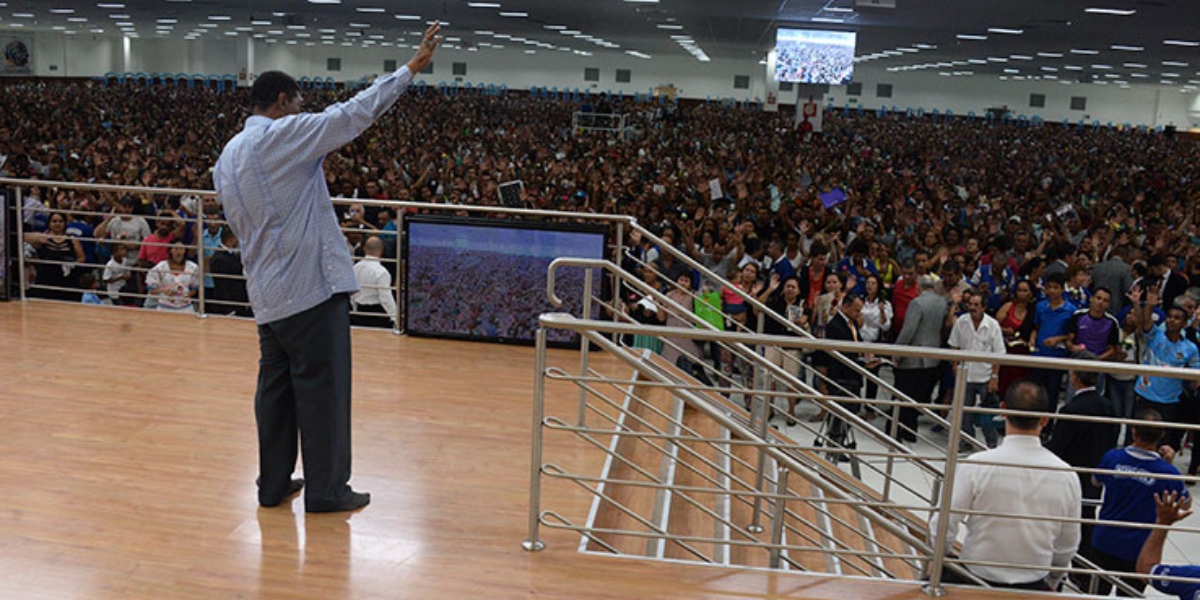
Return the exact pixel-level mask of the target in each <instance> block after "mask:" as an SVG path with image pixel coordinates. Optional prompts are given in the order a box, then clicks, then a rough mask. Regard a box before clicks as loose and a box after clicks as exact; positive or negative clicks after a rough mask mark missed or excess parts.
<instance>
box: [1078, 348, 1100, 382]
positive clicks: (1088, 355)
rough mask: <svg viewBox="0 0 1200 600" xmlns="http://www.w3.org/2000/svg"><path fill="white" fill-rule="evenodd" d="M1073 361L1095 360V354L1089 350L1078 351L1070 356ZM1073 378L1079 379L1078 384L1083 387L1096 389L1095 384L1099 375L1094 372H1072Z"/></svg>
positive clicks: (1098, 379)
mask: <svg viewBox="0 0 1200 600" xmlns="http://www.w3.org/2000/svg"><path fill="white" fill-rule="evenodd" d="M1071 358H1073V359H1075V360H1096V354H1095V353H1093V352H1091V351H1089V350H1080V351H1079V352H1076V353H1075V354H1072V355H1071ZM1072 372H1073V373H1074V374H1075V377H1077V378H1079V383H1082V384H1083V386H1084V387H1096V383H1097V382H1098V381H1100V374H1099V373H1097V372H1095V371H1072Z"/></svg>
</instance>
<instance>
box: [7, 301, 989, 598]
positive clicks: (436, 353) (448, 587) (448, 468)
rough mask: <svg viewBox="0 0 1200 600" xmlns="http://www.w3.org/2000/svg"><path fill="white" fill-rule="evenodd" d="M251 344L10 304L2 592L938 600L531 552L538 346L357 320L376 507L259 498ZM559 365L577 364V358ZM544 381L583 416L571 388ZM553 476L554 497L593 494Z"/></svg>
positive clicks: (558, 536)
mask: <svg viewBox="0 0 1200 600" xmlns="http://www.w3.org/2000/svg"><path fill="white" fill-rule="evenodd" d="M257 357H258V350H257V340H256V334H255V330H254V326H253V324H252V323H250V322H248V321H240V320H232V319H223V318H210V319H204V320H201V319H196V318H194V317H192V316H186V315H178V314H166V313H157V312H151V311H140V310H132V309H118V308H107V307H88V306H82V305H66V304H55V303H49V302H29V303H24V304H22V303H0V598H6V599H8V598H12V599H20V600H30V599H43V598H44V599H53V600H66V599H88V600H102V599H123V600H132V599H156V600H157V599H164V598H172V599H173V598H181V599H190V598H220V599H226V598H264V599H277V598H278V599H288V598H320V599H331V600H333V599H355V600H358V599H365V598H437V599H445V598H449V599H456V598H533V597H537V598H599V599H606V598H611V599H628V598H658V599H661V598H689V599H705V598H712V599H721V598H728V599H735V598H736V599H743V598H773V597H787V598H837V599H840V600H847V599H873V598H879V599H882V598H888V599H892V600H903V599H917V598H924V597H925V596H923V595H922V594H921V592H920V591H919V589H918V586H916V585H915V584H903V583H887V582H879V581H866V580H855V579H847V578H833V577H824V576H805V575H799V574H795V573H769V572H764V571H757V570H752V569H727V568H719V567H708V566H696V565H685V564H677V563H671V562H649V561H639V560H633V559H628V558H616V557H606V556H597V555H592V554H581V553H579V552H578V551H577V549H578V546H579V537H578V536H577V535H573V534H570V533H567V532H563V531H550V530H543V536H542V537H543V539H544V540H545V542H546V544H547V548H546V550H544V551H542V552H538V553H528V552H525V551H524V550H522V549H521V541H522V540H524V539H525V537H526V519H527V510H528V481H529V474H528V473H529V434H530V407H531V399H532V389H533V380H534V372H533V371H534V369H533V358H534V352H533V349H532V348H524V347H507V346H497V345H489V344H478V343H466V342H450V341H441V340H426V339H416V338H407V337H398V336H393V335H392V334H391V333H389V332H383V331H359V330H356V331H355V332H354V361H355V362H354V364H355V370H354V451H355V455H354V472H355V476H354V479H353V480H352V483H353V485H354V486H355V487H356V488H358V489H360V490H366V491H370V492H371V493H372V495H373V501H372V504H371V505H370V506H369V507H367V508H366V509H365V510H363V511H361V512H358V513H354V514H349V515H347V514H329V515H306V514H305V513H304V511H303V500H295V501H293V502H292V503H290V505H284V506H281V507H277V508H273V509H260V508H258V506H257V505H256V503H255V489H254V478H255V475H256V447H255V437H254V425H253V412H252V394H253V390H254V382H255V373H256V368H257V367H256V361H257ZM550 362H551V364H556V365H560V366H562V367H564V368H567V369H569V370H575V369H577V365H578V357H577V355H576V353H574V352H570V351H552V354H551V360H550ZM597 364H600V365H604V364H605V359H604V357H598V358H597ZM608 367H609V368H611V369H617V367H616V366H615V364H614V363H613V362H611V361H610V362H609V363H608ZM615 372H616V371H614V373H615ZM548 397H549V402H550V405H551V407H552V408H554V409H555V410H556V411H557V413H558V414H573V410H574V409H573V408H572V407H573V406H574V403H575V402H576V401H577V400H578V394H577V393H576V392H575V391H574V390H573V389H572V388H568V387H566V386H565V385H561V384H559V385H550V386H549V393H548ZM550 451H551V452H569V451H570V449H569V448H566V447H562V448H551V450H550ZM600 470H601V465H600V464H596V465H595V470H594V472H595V473H599V472H600ZM559 488H564V486H557V487H555V488H554V489H551V490H548V496H547V498H546V501H547V505H559V506H562V505H571V506H576V507H577V506H586V503H588V502H589V501H590V499H589V498H588V497H587V496H585V495H584V493H583V492H581V491H578V490H574V491H571V490H569V489H565V488H564V489H561V490H560V489H559ZM949 597H950V598H989V597H990V598H1004V597H1012V596H1011V595H1009V594H1006V593H1002V592H984V591H981V590H951V592H950V595H949Z"/></svg>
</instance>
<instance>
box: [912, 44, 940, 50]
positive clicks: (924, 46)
mask: <svg viewBox="0 0 1200 600" xmlns="http://www.w3.org/2000/svg"><path fill="white" fill-rule="evenodd" d="M913 46H914V47H916V48H920V49H922V50H937V46H934V45H932V44H913Z"/></svg>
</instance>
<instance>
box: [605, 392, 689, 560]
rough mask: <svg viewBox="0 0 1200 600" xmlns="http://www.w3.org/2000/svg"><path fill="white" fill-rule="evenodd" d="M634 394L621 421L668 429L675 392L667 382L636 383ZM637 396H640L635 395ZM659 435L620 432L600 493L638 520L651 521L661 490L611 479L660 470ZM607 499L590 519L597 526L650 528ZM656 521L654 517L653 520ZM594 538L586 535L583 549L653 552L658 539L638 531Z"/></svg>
mask: <svg viewBox="0 0 1200 600" xmlns="http://www.w3.org/2000/svg"><path fill="white" fill-rule="evenodd" d="M633 394H634V395H635V396H636V397H635V398H632V399H630V402H629V410H628V414H627V415H626V416H625V418H624V420H623V423H624V424H625V426H626V428H627V429H628V430H630V431H634V432H645V433H660V434H661V433H666V432H667V431H668V420H667V416H666V415H670V414H671V406H672V404H673V403H674V401H675V400H674V396H673V395H672V394H671V392H670V391H669V390H667V389H665V388H660V387H647V386H634V390H633ZM639 399H640V400H639ZM663 444H664V441H663V440H661V439H643V438H638V437H635V436H629V435H623V436H619V438H618V441H617V443H616V449H615V454H616V456H615V457H613V459H612V461H611V466H610V468H609V471H608V472H607V473H605V475H604V476H605V478H606V479H608V480H609V482H608V483H605V485H604V490H603V491H604V493H605V494H606V495H607V496H608V497H609V498H611V499H612V501H613V502H616V503H619V504H620V505H623V506H624V507H625V508H626V509H628V511H629V512H632V513H633V514H635V515H637V516H638V517H641V519H642V520H645V521H647V522H650V523H653V522H654V517H655V513H656V510H655V509H656V507H657V506H658V501H659V497H660V496H661V494H662V492H661V491H660V490H657V489H655V488H650V487H643V486H635V485H628V484H623V483H613V481H618V482H619V481H640V482H652V481H653V478H660V477H661V476H662V468H663V465H664V464H665V461H664V458H665V455H664V454H663V452H662V451H661V450H660V449H659V448H656V447H655V446H658V447H662V446H663ZM613 502H609V501H608V500H603V499H602V500H600V502H599V506H598V508H597V510H596V516H595V519H594V520H593V527H595V528H596V529H601V530H603V529H615V530H622V531H634V532H645V533H653V532H654V528H653V527H651V526H649V525H647V524H646V523H643V522H642V521H641V520H639V519H637V518H635V517H633V516H631V515H630V514H629V513H628V512H626V510H622V509H621V508H620V507H619V506H617V505H616V504H614V503H613ZM654 524H655V525H658V524H657V523H654ZM595 537H596V538H598V539H599V540H600V542H603V543H602V544H601V543H597V541H596V540H589V542H588V544H587V549H588V550H592V551H599V552H605V551H610V548H611V550H612V551H615V552H617V553H619V554H634V555H643V556H654V555H656V554H657V547H658V546H657V540H654V539H652V538H646V537H642V536H633V535H621V534H611V533H597V534H595Z"/></svg>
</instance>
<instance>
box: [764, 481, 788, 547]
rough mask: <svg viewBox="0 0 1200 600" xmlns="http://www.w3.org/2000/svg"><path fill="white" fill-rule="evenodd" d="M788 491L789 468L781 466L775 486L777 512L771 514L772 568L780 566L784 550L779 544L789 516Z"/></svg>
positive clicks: (781, 541)
mask: <svg viewBox="0 0 1200 600" xmlns="http://www.w3.org/2000/svg"><path fill="white" fill-rule="evenodd" d="M787 492H788V469H787V467H780V469H779V482H778V484H776V486H775V494H776V495H777V496H778V498H776V499H775V512H774V514H773V515H772V516H771V559H770V562H769V563H768V566H770V567H771V568H772V569H778V568H779V555H780V554H782V552H783V549H782V548H780V547H779V546H780V544H782V543H783V519H784V517H786V516H787Z"/></svg>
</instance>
